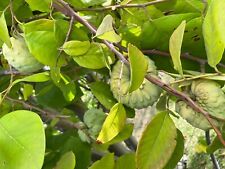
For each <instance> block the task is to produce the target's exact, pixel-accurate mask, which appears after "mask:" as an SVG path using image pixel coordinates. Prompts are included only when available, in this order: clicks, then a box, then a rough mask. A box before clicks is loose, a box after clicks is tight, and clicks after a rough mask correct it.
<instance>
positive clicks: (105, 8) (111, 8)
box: [75, 0, 168, 12]
mask: <svg viewBox="0 0 225 169" xmlns="http://www.w3.org/2000/svg"><path fill="white" fill-rule="evenodd" d="M163 2H168V0H156V1H151V2H146V3H143V4H124V5H110V6H106V7H101V8H75V11H94V12H101V11H106V10H116V9H121V8H122V9H124V8H146V7H147V6H150V5H155V4H159V3H163Z"/></svg>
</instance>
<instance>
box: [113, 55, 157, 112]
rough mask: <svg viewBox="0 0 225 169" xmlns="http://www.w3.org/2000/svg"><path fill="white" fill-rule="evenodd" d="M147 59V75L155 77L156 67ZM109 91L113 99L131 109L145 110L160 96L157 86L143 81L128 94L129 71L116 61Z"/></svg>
mask: <svg viewBox="0 0 225 169" xmlns="http://www.w3.org/2000/svg"><path fill="white" fill-rule="evenodd" d="M146 59H148V73H152V74H153V75H156V66H155V64H154V62H153V61H152V60H150V59H149V58H147V57H146ZM110 85H111V90H112V92H113V95H114V97H115V98H116V99H117V100H118V101H119V102H121V103H123V104H125V105H127V106H128V107H131V108H137V109H141V108H145V107H148V106H151V105H153V103H155V102H156V101H157V100H158V98H159V96H160V94H161V90H160V88H159V87H158V86H156V85H154V84H152V83H151V82H149V81H148V80H146V79H144V81H143V83H142V85H141V86H140V87H139V89H137V90H135V91H133V92H131V93H129V92H128V90H129V86H130V70H129V67H127V66H126V65H124V64H122V63H121V62H120V61H118V62H117V63H116V64H115V65H114V67H113V70H112V74H111V82H110Z"/></svg>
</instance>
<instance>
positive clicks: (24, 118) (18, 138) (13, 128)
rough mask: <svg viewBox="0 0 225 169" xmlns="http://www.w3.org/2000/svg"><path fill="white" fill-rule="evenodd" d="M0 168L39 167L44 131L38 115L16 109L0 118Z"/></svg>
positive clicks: (23, 168)
mask: <svg viewBox="0 0 225 169" xmlns="http://www.w3.org/2000/svg"><path fill="white" fill-rule="evenodd" d="M0 138H1V139H0V149H1V151H0V156H1V158H0V168H4V169H14V168H17V169H41V168H42V164H43V161H44V155H45V132H44V126H43V123H42V121H41V119H40V117H39V116H38V115H37V114H36V113H33V112H30V111H26V110H18V111H14V112H11V113H9V114H7V115H5V116H3V117H2V118H1V119H0Z"/></svg>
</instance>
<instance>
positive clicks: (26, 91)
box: [23, 84, 34, 100]
mask: <svg viewBox="0 0 225 169" xmlns="http://www.w3.org/2000/svg"><path fill="white" fill-rule="evenodd" d="M33 90H34V89H33V86H32V85H30V84H24V85H23V97H24V100H27V99H28V98H29V97H30V96H31V95H32V94H33Z"/></svg>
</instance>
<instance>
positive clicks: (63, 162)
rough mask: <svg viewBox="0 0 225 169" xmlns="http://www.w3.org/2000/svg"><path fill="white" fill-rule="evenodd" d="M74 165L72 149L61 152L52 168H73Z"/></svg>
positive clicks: (74, 159)
mask: <svg viewBox="0 0 225 169" xmlns="http://www.w3.org/2000/svg"><path fill="white" fill-rule="evenodd" d="M75 165H76V158H75V155H74V153H73V152H72V151H70V152H67V153H65V154H63V156H62V157H61V158H60V160H59V161H58V162H57V164H56V167H54V169H74V168H75Z"/></svg>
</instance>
